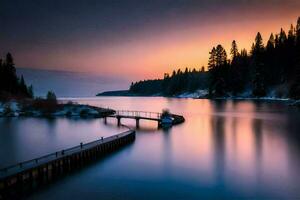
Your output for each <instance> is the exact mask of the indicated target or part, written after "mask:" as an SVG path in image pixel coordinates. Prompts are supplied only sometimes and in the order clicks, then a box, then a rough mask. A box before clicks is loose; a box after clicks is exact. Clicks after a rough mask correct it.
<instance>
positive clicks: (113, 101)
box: [0, 97, 300, 199]
mask: <svg viewBox="0 0 300 200" xmlns="http://www.w3.org/2000/svg"><path fill="white" fill-rule="evenodd" d="M73 100H74V101H77V102H80V103H87V104H90V105H96V106H104V107H111V108H115V109H128V110H145V111H158V112H159V111H161V110H162V109H163V108H169V109H170V110H171V111H172V112H174V113H177V114H182V115H183V116H184V117H185V118H186V122H185V123H184V124H182V125H179V126H175V127H173V128H171V129H170V130H167V131H166V130H165V131H163V130H157V129H156V127H157V124H156V123H155V122H146V121H141V129H140V130H139V131H137V137H136V141H135V142H134V143H133V144H131V145H128V146H126V147H125V148H123V149H122V150H120V151H118V152H115V153H113V154H112V155H110V156H108V157H106V158H104V159H102V160H99V161H98V162H97V163H95V164H93V165H90V166H88V167H86V168H84V169H83V170H81V171H78V172H76V173H75V174H73V175H71V176H68V177H64V178H62V179H61V180H59V181H58V182H56V183H55V184H51V185H49V186H48V187H46V188H45V189H42V190H40V191H38V192H36V193H35V194H33V195H32V196H31V197H30V199H68V198H69V199H200V198H202V199H203V198H204V199H212V198H214V199H220V198H223V199H226V198H227V199H240V198H246V199H250V198H251V199H274V198H277V199H292V198H300V135H299V134H300V123H299V122H300V110H297V109H295V108H292V107H289V106H287V104H286V103H282V102H252V101H210V100H193V99H171V98H170V99H168V98H156V97H154V98H148V97H147V98H140V97H135V98H131V97H121V98H119V97H103V98H91V99H73ZM122 122H123V123H125V124H129V125H132V126H134V124H135V121H132V120H123V121H122ZM0 130H1V133H0V145H1V149H0V160H1V162H0V164H1V165H6V164H7V163H13V162H16V161H18V160H24V159H25V160H26V159H29V158H32V157H35V156H38V155H43V154H45V153H51V152H54V151H57V150H61V149H63V148H67V147H70V146H73V145H77V144H79V143H80V142H81V141H83V142H87V141H91V140H94V139H97V138H100V137H101V136H108V135H111V134H114V133H117V132H120V131H122V130H121V129H118V128H117V126H116V121H115V120H114V119H110V120H109V123H108V125H104V124H103V122H102V121H101V120H99V119H97V120H69V119H64V118H62V119H55V120H50V121H49V120H45V119H31V118H28V119H26V118H24V119H0Z"/></svg>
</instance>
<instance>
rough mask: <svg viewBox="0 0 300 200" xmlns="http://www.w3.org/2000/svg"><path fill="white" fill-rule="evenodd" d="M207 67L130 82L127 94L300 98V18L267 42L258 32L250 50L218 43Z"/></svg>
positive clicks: (233, 42)
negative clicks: (204, 91)
mask: <svg viewBox="0 0 300 200" xmlns="http://www.w3.org/2000/svg"><path fill="white" fill-rule="evenodd" d="M209 55H210V56H209V60H208V65H207V70H206V71H205V70H204V67H202V68H201V70H196V69H193V70H189V69H187V68H186V70H185V71H184V72H182V71H181V70H177V71H173V73H172V75H169V74H165V75H164V78H163V79H156V80H144V81H139V82H135V83H132V84H131V86H130V89H129V91H130V93H134V94H141V95H151V94H157V93H159V94H161V95H165V96H174V95H178V94H180V93H183V92H193V91H196V90H199V89H207V90H208V96H207V97H211V98H214V97H230V96H231V97H232V96H233V97H235V96H236V97H238V96H242V97H245V96H247V97H265V96H274V97H277V98H293V99H300V17H299V18H298V21H297V23H296V25H293V24H292V25H291V26H290V29H289V30H288V31H287V32H286V31H285V30H283V29H281V30H280V31H279V33H277V34H273V33H271V34H270V36H269V38H268V40H267V42H266V44H264V41H263V38H262V35H261V33H260V32H258V33H257V35H256V37H255V41H254V42H253V44H252V47H251V50H250V52H248V51H247V50H246V49H239V48H238V44H237V42H236V41H235V40H233V41H232V46H231V49H230V53H229V54H228V53H227V52H226V50H225V48H224V47H223V46H222V45H221V44H219V45H217V46H216V47H213V48H212V50H211V51H210V52H209Z"/></svg>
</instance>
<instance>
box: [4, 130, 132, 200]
mask: <svg viewBox="0 0 300 200" xmlns="http://www.w3.org/2000/svg"><path fill="white" fill-rule="evenodd" d="M134 140H135V131H134V130H129V131H126V132H123V133H120V134H117V135H114V136H111V137H107V138H101V139H99V140H96V141H93V142H90V143H86V144H82V143H81V144H80V145H78V146H75V147H73V148H70V149H65V150H62V151H59V152H55V153H52V154H49V155H46V156H43V157H40V158H36V159H32V160H29V161H26V162H21V163H18V164H16V165H12V166H8V167H6V168H3V169H0V199H15V198H19V197H20V196H22V195H23V194H26V193H30V192H31V191H32V190H34V189H35V188H37V187H39V186H42V185H45V184H47V183H49V182H51V181H52V180H54V179H56V178H57V177H60V176H63V175H65V174H68V173H69V172H71V171H73V170H74V169H76V168H81V167H83V166H84V165H86V164H88V163H89V162H91V161H93V160H96V159H97V158H99V157H101V156H104V155H105V154H107V153H110V152H113V151H114V150H117V149H118V148H121V147H122V146H124V145H126V144H129V143H131V142H133V141H134Z"/></svg>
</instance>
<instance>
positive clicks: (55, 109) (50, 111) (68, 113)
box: [0, 100, 115, 118]
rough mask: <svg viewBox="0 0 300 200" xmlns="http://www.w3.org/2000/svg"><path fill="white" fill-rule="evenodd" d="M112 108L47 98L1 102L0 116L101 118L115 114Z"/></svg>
mask: <svg viewBox="0 0 300 200" xmlns="http://www.w3.org/2000/svg"><path fill="white" fill-rule="evenodd" d="M114 113H115V111H114V110H112V109H106V108H100V107H95V106H90V105H82V104H77V103H73V102H68V103H62V102H58V103H53V102H49V101H47V100H26V101H16V100H12V101H7V102H0V117H22V116H26V117H79V118H101V117H105V116H107V115H111V114H114Z"/></svg>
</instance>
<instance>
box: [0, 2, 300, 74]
mask: <svg viewBox="0 0 300 200" xmlns="http://www.w3.org/2000/svg"><path fill="white" fill-rule="evenodd" d="M271 2H272V1H271ZM299 7H300V4H299V3H297V2H296V1H293V0H291V1H290V2H289V4H284V5H282V4H279V3H277V4H276V3H275V4H272V6H270V1H269V3H266V4H263V5H262V6H261V7H258V6H257V4H255V3H253V4H250V5H247V4H245V5H244V4H243V5H241V6H239V5H237V6H231V7H230V6H227V7H226V6H222V5H218V4H216V5H211V6H210V7H205V8H206V9H200V8H199V9H196V11H195V10H194V11H191V12H187V14H186V13H184V15H183V14H182V13H180V12H179V11H178V10H176V9H175V10H171V11H170V10H168V14H167V15H166V16H167V17H165V18H161V19H152V18H151V16H150V17H148V16H142V17H144V18H146V20H144V21H143V23H141V24H142V25H139V26H136V27H135V26H133V28H132V27H130V28H128V27H127V26H126V22H127V21H125V22H124V23H123V21H122V20H121V21H120V22H119V24H118V26H120V27H118V31H119V32H118V31H114V30H113V29H112V30H110V29H111V27H104V28H103V29H101V36H97V31H96V30H95V31H93V28H89V27H88V26H85V25H84V23H83V25H82V29H83V30H81V26H78V27H75V28H74V30H75V31H74V32H75V33H76V34H75V33H74V34H72V33H73V32H70V34H69V35H63V33H61V34H60V33H59V32H57V33H56V32H55V34H56V35H59V36H57V37H54V36H56V35H54V36H53V33H52V35H51V34H50V36H52V37H47V38H46V36H47V34H48V33H44V34H45V36H44V37H41V36H40V35H39V37H38V38H39V39H38V40H37V39H35V38H30V37H29V38H30V39H28V38H26V40H25V39H24V40H20V42H19V41H18V42H19V43H16V42H14V41H13V40H12V38H11V41H8V42H7V41H5V42H3V41H1V43H4V45H3V48H5V49H1V51H0V52H1V53H2V54H3V53H4V52H7V51H10V52H11V53H12V54H13V55H14V57H15V61H16V65H17V66H18V67H30V68H38V69H52V70H66V71H79V72H82V71H84V72H89V73H96V74H106V75H108V76H123V77H127V78H129V79H133V80H139V79H148V78H159V77H162V76H163V73H165V72H167V73H171V71H172V70H173V69H178V68H181V69H184V68H186V67H188V68H196V69H200V68H201V67H202V66H205V67H206V65H207V60H208V57H209V51H210V50H211V48H212V47H213V46H215V45H217V44H222V45H223V46H224V47H225V48H226V50H227V53H228V54H229V49H230V45H231V42H232V40H236V41H237V44H238V47H239V49H242V48H246V49H247V50H249V49H250V46H251V44H252V43H253V41H254V38H255V35H256V33H257V32H258V31H259V32H261V33H262V35H263V39H264V42H265V43H266V41H267V39H268V38H269V34H270V33H271V32H272V33H278V32H279V31H280V28H284V29H285V30H286V31H288V29H289V27H290V24H292V23H293V24H295V22H296V20H297V18H298V16H299V12H298V11H299ZM178 12H179V13H180V14H181V15H179V14H177V13H178ZM120 16H121V15H120ZM148 18H149V19H148ZM55 23H56V22H55ZM69 23H73V22H72V21H70V22H69ZM127 23H128V22H127ZM76 25H77V24H76ZM134 25H135V24H134ZM123 26H124V28H122V27H123ZM86 27H87V28H86ZM84 28H86V29H87V30H88V31H86V30H84ZM101 28H102V27H101ZM77 29H78V30H77ZM103 32H104V33H103ZM79 33H82V35H80V34H79ZM20 34H21V33H20ZM78 34H79V35H78ZM22 42H23V43H22Z"/></svg>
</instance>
